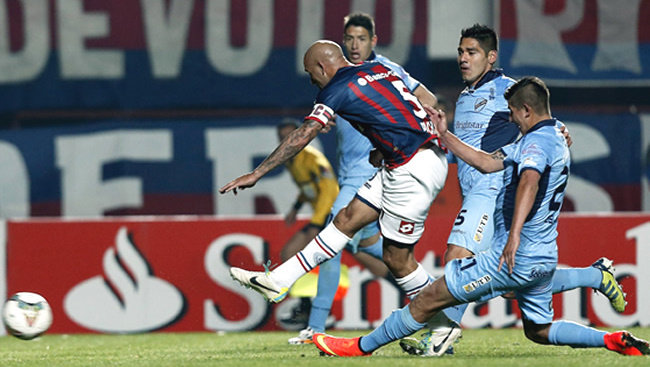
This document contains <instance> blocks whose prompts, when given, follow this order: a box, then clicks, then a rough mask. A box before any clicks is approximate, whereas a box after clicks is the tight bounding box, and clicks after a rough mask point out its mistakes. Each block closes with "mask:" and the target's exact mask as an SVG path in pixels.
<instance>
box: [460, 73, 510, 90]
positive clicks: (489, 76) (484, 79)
mask: <svg viewBox="0 0 650 367" xmlns="http://www.w3.org/2000/svg"><path fill="white" fill-rule="evenodd" d="M502 75H503V69H492V70H490V71H488V72H487V73H485V75H483V77H482V78H481V80H479V81H478V83H476V86H475V87H474V88H470V89H473V90H477V89H479V88H480V87H481V86H482V85H483V84H485V83H487V82H489V81H491V80H494V79H496V78H498V77H500V76H502ZM468 87H469V86H468Z"/></svg>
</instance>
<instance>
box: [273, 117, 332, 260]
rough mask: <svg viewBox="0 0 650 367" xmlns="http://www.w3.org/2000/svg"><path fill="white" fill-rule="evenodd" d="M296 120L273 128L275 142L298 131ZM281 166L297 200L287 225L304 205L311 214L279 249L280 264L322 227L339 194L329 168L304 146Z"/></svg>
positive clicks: (330, 166) (319, 153) (310, 148)
mask: <svg viewBox="0 0 650 367" xmlns="http://www.w3.org/2000/svg"><path fill="white" fill-rule="evenodd" d="M296 121H297V120H294V119H285V120H283V121H282V122H281V123H280V124H279V125H278V127H277V131H278V139H279V140H280V141H282V140H284V139H285V138H286V137H287V136H289V134H291V132H292V131H294V130H295V129H297V128H298V123H297V122H296ZM284 165H285V167H286V168H287V170H288V171H289V174H291V178H292V179H293V181H294V182H295V183H296V186H298V189H299V191H298V197H297V198H296V201H295V203H294V204H293V207H292V208H291V211H289V213H288V214H287V215H286V216H285V222H286V223H287V224H289V225H291V224H293V223H294V222H295V221H296V215H297V213H298V210H300V208H301V207H302V206H303V204H305V203H309V204H310V205H311V206H312V209H313V214H312V216H311V219H310V220H309V223H307V225H305V226H304V227H303V228H302V229H301V230H300V231H298V232H296V233H295V234H294V235H293V236H291V238H290V239H289V241H288V242H287V243H286V244H285V245H284V246H283V247H282V251H281V252H280V258H281V259H282V260H283V261H284V260H286V259H288V258H290V257H291V256H293V255H295V254H296V253H297V252H298V251H300V250H302V249H303V248H304V247H305V246H306V245H307V243H308V242H309V241H310V240H311V239H312V238H314V237H316V235H317V234H318V232H320V231H321V230H322V229H323V228H324V227H325V221H326V220H327V215H328V214H329V211H330V208H331V207H332V204H333V203H334V200H335V199H336V196H337V195H338V193H339V186H338V183H337V181H336V177H335V176H334V170H333V169H332V165H331V164H330V162H329V161H328V160H327V158H326V157H325V155H323V153H321V152H319V151H318V150H317V149H316V148H314V147H311V146H306V147H305V149H303V150H301V151H300V152H299V153H298V154H296V156H295V157H293V158H291V159H289V160H287V161H286V162H285V164H284Z"/></svg>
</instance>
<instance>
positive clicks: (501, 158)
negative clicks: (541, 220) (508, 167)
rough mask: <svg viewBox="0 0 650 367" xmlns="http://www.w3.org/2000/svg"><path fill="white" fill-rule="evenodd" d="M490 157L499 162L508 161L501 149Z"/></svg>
mask: <svg viewBox="0 0 650 367" xmlns="http://www.w3.org/2000/svg"><path fill="white" fill-rule="evenodd" d="M490 155H491V156H492V159H494V160H497V161H504V160H505V159H506V155H505V154H503V151H502V150H501V149H499V150H497V151H496V152H494V153H492V154H490Z"/></svg>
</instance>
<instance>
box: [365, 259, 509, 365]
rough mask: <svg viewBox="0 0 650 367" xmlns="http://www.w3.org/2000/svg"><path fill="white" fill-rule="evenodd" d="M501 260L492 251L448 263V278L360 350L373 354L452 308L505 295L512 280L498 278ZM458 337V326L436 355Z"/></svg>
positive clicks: (438, 345)
mask: <svg viewBox="0 0 650 367" xmlns="http://www.w3.org/2000/svg"><path fill="white" fill-rule="evenodd" d="M498 256H499V254H497V253H496V252H494V251H492V252H491V253H482V254H480V255H478V256H475V257H471V258H464V259H458V260H456V261H452V262H450V263H448V264H447V265H446V266H445V276H443V277H441V278H439V279H437V280H436V281H435V282H433V284H431V285H429V286H427V287H426V288H425V289H423V290H422V291H421V292H420V293H419V294H418V295H417V296H416V297H415V298H414V299H413V300H412V301H411V303H410V305H409V314H406V313H405V312H404V311H401V312H399V311H398V312H397V314H396V313H393V315H391V316H390V317H389V318H388V319H386V321H384V323H383V324H382V326H380V327H379V328H377V329H375V331H373V332H372V333H371V334H369V335H367V336H365V337H363V338H361V340H360V345H361V349H362V350H363V351H364V352H371V351H372V350H374V349H376V348H378V347H380V346H381V345H384V344H387V343H389V342H391V341H393V340H395V339H394V338H395V337H397V336H398V335H401V337H404V336H408V335H410V334H412V333H414V332H415V331H417V330H419V329H418V328H417V327H418V326H419V327H420V328H421V327H423V326H425V325H426V322H427V321H428V320H430V319H431V318H434V316H435V315H437V314H440V313H441V312H439V311H441V310H442V309H447V308H448V307H449V306H453V305H457V304H460V303H467V302H472V301H474V300H477V299H481V300H487V299H490V298H493V297H496V296H498V295H500V294H502V293H503V292H504V289H508V288H507V287H509V286H510V285H511V283H512V280H511V279H510V278H509V277H508V276H507V274H501V275H500V276H499V274H498V273H497V271H496V269H497V267H498ZM504 272H505V271H504ZM488 279H489V281H487V280H488ZM468 284H473V285H474V287H471V288H470V287H468V286H467V285H468ZM409 316H410V317H409ZM459 335H460V328H458V327H457V326H456V327H454V328H453V330H452V332H450V333H449V335H448V337H447V338H443V339H441V340H437V341H436V343H435V345H434V346H432V349H433V350H434V352H435V353H437V354H443V353H444V352H445V351H446V350H447V349H448V348H449V346H450V345H451V344H452V343H453V342H454V340H455V339H456V338H457V337H458V336H459Z"/></svg>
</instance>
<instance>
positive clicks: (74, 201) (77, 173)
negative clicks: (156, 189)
mask: <svg viewBox="0 0 650 367" xmlns="http://www.w3.org/2000/svg"><path fill="white" fill-rule="evenodd" d="M55 149H56V152H55V153H56V165H57V167H59V168H60V169H61V201H62V204H61V206H62V209H61V214H62V215H64V216H71V215H100V216H101V215H103V213H104V211H106V210H111V209H118V208H123V207H132V208H137V207H140V206H142V181H141V179H139V178H135V177H129V178H115V179H111V180H106V181H104V180H102V166H103V165H105V164H107V163H111V162H116V161H120V160H136V161H148V162H169V161H171V159H172V156H173V153H172V135H171V131H169V130H166V129H157V130H114V131H107V132H98V133H90V134H79V135H69V136H58V137H56V140H55Z"/></svg>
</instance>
